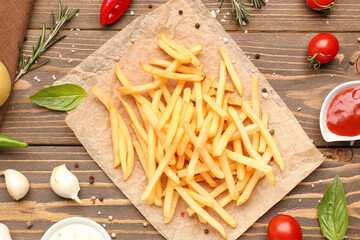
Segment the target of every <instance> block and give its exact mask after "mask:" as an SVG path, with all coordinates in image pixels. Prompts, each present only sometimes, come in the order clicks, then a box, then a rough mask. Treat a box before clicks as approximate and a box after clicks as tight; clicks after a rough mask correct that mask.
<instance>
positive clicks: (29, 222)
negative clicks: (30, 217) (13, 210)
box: [26, 221, 33, 229]
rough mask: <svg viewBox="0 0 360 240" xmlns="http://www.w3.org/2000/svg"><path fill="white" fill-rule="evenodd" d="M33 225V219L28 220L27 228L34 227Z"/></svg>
mask: <svg viewBox="0 0 360 240" xmlns="http://www.w3.org/2000/svg"><path fill="white" fill-rule="evenodd" d="M32 226H33V223H32V222H31V221H27V222H26V228H27V229H30V228H32Z"/></svg>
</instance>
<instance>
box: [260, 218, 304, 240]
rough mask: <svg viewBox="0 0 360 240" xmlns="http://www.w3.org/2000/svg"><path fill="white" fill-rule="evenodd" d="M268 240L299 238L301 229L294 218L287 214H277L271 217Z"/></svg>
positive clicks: (293, 239) (294, 239) (297, 239)
mask: <svg viewBox="0 0 360 240" xmlns="http://www.w3.org/2000/svg"><path fill="white" fill-rule="evenodd" d="M267 234H268V240H301V239H302V231H301V227H300V225H299V223H298V222H297V221H296V219H295V218H293V217H292V216H289V215H277V216H275V217H274V218H273V219H271V221H270V223H269V226H268V229H267Z"/></svg>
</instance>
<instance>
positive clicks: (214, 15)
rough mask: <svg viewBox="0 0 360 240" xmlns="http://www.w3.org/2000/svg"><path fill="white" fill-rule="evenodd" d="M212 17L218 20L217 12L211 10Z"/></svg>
mask: <svg viewBox="0 0 360 240" xmlns="http://www.w3.org/2000/svg"><path fill="white" fill-rule="evenodd" d="M210 13H211V15H212V16H213V17H214V18H216V12H215V11H214V10H211V12H210Z"/></svg>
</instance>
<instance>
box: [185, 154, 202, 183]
mask: <svg viewBox="0 0 360 240" xmlns="http://www.w3.org/2000/svg"><path fill="white" fill-rule="evenodd" d="M183 156H185V155H183ZM198 160H199V152H198V151H197V150H196V149H195V150H194V152H193V155H192V156H191V160H190V162H189V166H188V168H187V175H186V181H190V180H193V179H194V175H195V167H196V164H197V163H198Z"/></svg>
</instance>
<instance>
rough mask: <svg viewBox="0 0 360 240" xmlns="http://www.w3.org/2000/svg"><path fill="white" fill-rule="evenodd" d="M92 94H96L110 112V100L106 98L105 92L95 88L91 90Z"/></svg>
mask: <svg viewBox="0 0 360 240" xmlns="http://www.w3.org/2000/svg"><path fill="white" fill-rule="evenodd" d="M90 92H92V93H94V95H95V96H96V97H97V98H98V99H99V100H100V102H102V104H103V105H104V106H105V107H106V109H108V110H109V103H108V100H109V99H108V98H107V97H106V96H105V94H104V93H103V92H101V91H100V89H99V88H97V87H96V86H93V87H92V88H91V89H90Z"/></svg>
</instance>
